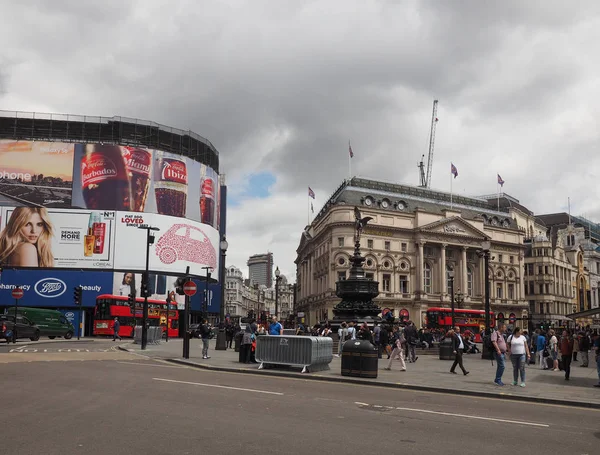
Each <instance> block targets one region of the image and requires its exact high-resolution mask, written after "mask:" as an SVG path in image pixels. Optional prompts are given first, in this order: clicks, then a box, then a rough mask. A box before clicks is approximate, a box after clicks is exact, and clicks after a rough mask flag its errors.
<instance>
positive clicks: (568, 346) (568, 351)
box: [560, 330, 575, 381]
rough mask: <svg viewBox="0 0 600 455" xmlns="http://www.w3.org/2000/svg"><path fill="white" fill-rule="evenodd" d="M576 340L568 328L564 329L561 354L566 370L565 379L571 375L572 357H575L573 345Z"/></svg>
mask: <svg viewBox="0 0 600 455" xmlns="http://www.w3.org/2000/svg"><path fill="white" fill-rule="evenodd" d="M574 343H575V341H574V340H573V337H572V336H571V334H570V333H569V331H568V330H563V333H562V337H561V339H560V355H561V358H562V363H563V369H564V370H565V381H568V380H569V377H570V376H571V359H572V358H573V345H574Z"/></svg>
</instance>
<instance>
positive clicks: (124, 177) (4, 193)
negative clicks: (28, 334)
mask: <svg viewBox="0 0 600 455" xmlns="http://www.w3.org/2000/svg"><path fill="white" fill-rule="evenodd" d="M219 211H220V204H219V176H218V174H217V173H216V172H215V171H214V170H213V169H211V168H210V167H207V166H206V165H203V164H201V163H199V162H197V161H195V160H192V159H189V158H186V157H183V156H180V155H176V154H172V153H167V152H163V151H160V150H150V149H144V148H139V147H128V146H118V145H112V144H80V143H75V144H71V143H61V142H31V141H13V140H0V264H1V265H3V266H5V267H6V266H8V267H11V266H12V267H32V268H35V267H40V268H72V269H103V270H111V269H115V270H138V271H139V270H144V269H145V257H146V255H145V252H146V233H145V231H142V230H139V229H136V227H137V226H138V225H139V224H148V225H150V226H153V227H157V228H159V229H160V231H158V232H157V233H156V242H155V243H154V245H152V246H151V250H150V270H152V271H156V272H164V273H173V274H183V273H185V270H186V267H187V266H189V267H190V273H191V274H192V275H197V276H204V275H205V274H206V267H211V268H213V269H214V270H215V271H216V270H217V268H218V261H219V254H218V252H219V240H220V237H219V233H218V227H219V221H220V213H219ZM214 276H215V278H217V276H218V274H217V273H215V274H214Z"/></svg>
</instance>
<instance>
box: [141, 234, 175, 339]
mask: <svg viewBox="0 0 600 455" xmlns="http://www.w3.org/2000/svg"><path fill="white" fill-rule="evenodd" d="M138 229H145V230H146V270H145V272H144V276H143V278H142V297H144V307H143V312H142V351H144V350H145V349H146V345H147V344H148V327H147V322H148V297H149V295H148V291H149V289H148V282H149V277H148V274H149V269H150V245H152V244H153V243H154V233H153V232H152V231H160V229H159V228H157V227H152V226H148V225H147V224H142V225H141V226H138ZM134 311H135V304H134ZM167 311H168V310H167Z"/></svg>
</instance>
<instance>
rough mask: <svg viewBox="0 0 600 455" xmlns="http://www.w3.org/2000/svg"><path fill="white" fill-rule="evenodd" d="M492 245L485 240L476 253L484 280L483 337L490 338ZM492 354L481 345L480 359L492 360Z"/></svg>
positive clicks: (484, 345)
mask: <svg viewBox="0 0 600 455" xmlns="http://www.w3.org/2000/svg"><path fill="white" fill-rule="evenodd" d="M491 247H492V243H491V242H490V241H489V240H486V241H484V242H482V243H481V251H480V252H479V253H478V255H479V257H483V268H484V271H483V272H484V278H483V279H484V280H485V287H484V289H485V337H486V338H487V337H489V336H491V333H490V248H491ZM493 354H494V353H493V352H491V351H488V350H487V349H486V343H485V341H484V343H483V349H482V351H481V358H482V359H487V360H489V359H491V358H493Z"/></svg>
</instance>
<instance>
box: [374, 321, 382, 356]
mask: <svg viewBox="0 0 600 455" xmlns="http://www.w3.org/2000/svg"><path fill="white" fill-rule="evenodd" d="M380 335H381V324H379V323H376V324H375V327H373V341H374V343H373V344H374V345H375V347H376V348H377V358H379V359H381V343H380V339H379V336H380Z"/></svg>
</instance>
